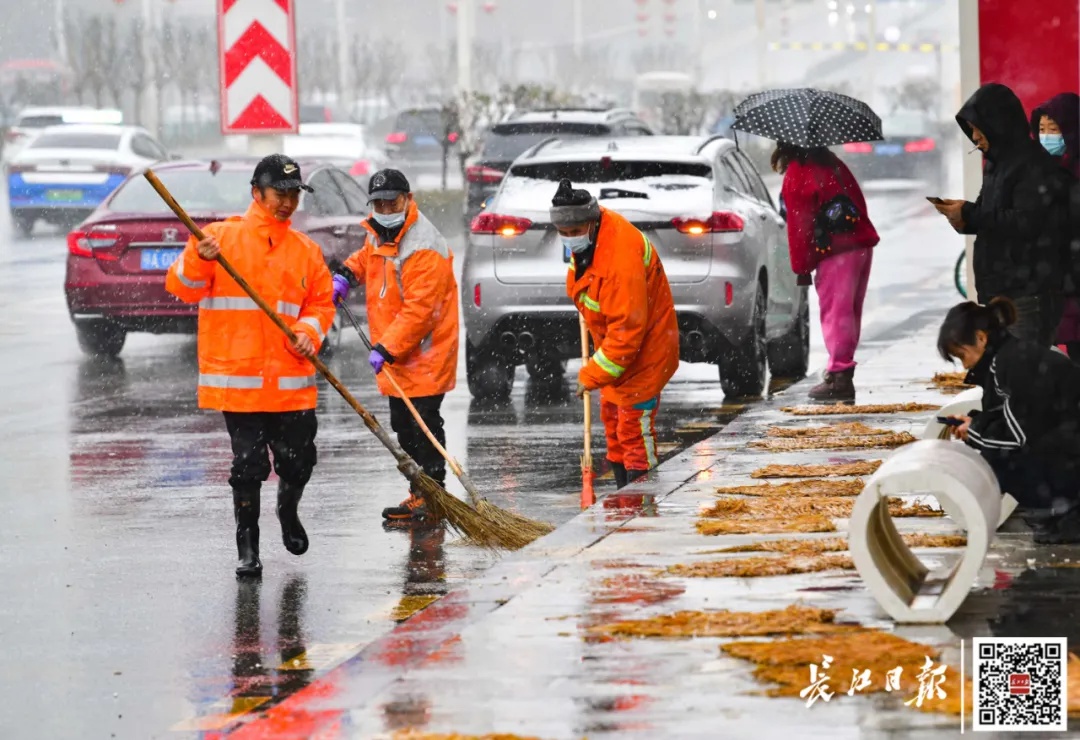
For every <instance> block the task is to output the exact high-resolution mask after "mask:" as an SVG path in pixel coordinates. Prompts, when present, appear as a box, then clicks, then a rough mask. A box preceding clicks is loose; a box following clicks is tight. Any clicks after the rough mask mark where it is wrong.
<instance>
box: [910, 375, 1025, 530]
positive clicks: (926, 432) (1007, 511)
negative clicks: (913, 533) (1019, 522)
mask: <svg viewBox="0 0 1080 740" xmlns="http://www.w3.org/2000/svg"><path fill="white" fill-rule="evenodd" d="M981 410H982V388H968V389H967V390H965V391H961V392H960V393H958V394H957V396H956V398H954V399H953V400H952V401H951V402H950V403H947V404H945V405H944V406H943V407H942V408H941V410H940V411H936V412H934V415H933V416H931V417H930V421H928V422H926V428H925V429H923V432H922V434H921V435H920V437H919V438H920V439H938V437H939V436H940V435H941V432H942V430H943V429H944V428H945V425H944V424H942V423H941V422H939V421H938V420H937V417H939V416H967V415H968V414H970V413H971V412H972V411H981ZM1017 505H1018V504H1017V501H1016V499H1014V498H1013V497H1012V496H1010V495H1009V494H1008V493H1006V494H1005V496H1004V498H1002V500H1001V517H1000V519H999V520H998V523H997V526H998V527H1000V526H1001V525H1002V524H1004V523H1005V520H1006V519H1008V518H1009V517H1010V516H1012V513H1013V512H1014V511H1016V507H1017ZM941 508H943V509H945V515H946V516H948V517H949V518H950V519H952V520H953V521H954V522H956V523H957V524H958V525H960V526H961V527H964V528H965V529H966V525H965V524H964V519H963V515H962V514H961V512H960V511H959V510H957V509H955V508H954V507H952V506H951V504H946V503H945V502H942V504H941Z"/></svg>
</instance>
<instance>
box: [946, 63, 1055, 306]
mask: <svg viewBox="0 0 1080 740" xmlns="http://www.w3.org/2000/svg"><path fill="white" fill-rule="evenodd" d="M956 122H957V123H958V124H960V128H961V129H963V131H964V133H965V134H966V135H967V137H968V138H969V139H970V138H971V134H972V130H971V126H972V124H974V125H975V126H977V127H978V128H979V130H981V131H982V132H983V134H985V136H986V139H987V141H988V142H989V151H988V152H987V153H986V155H985V158H986V167H985V169H984V171H983V184H982V190H981V191H980V192H979V198H978V200H976V201H975V202H974V203H970V202H968V203H965V204H964V206H963V211H962V215H963V219H964V233H967V234H975V252H974V264H973V267H974V270H975V287H976V289H977V290H978V293H979V302H980V303H986V302H987V301H989V300H990V299H991V298H994V297H996V296H1008V297H1009V298H1023V297H1025V296H1032V295H1039V294H1044V293H1048V292H1056V291H1059V290H1061V288H1062V287H1063V285H1062V268H1063V267H1068V266H1067V265H1063V264H1062V262H1063V260H1064V259H1065V258H1066V255H1067V254H1068V249H1069V225H1068V198H1069V193H1068V191H1069V183H1068V176H1067V174H1066V173H1065V172H1064V171H1063V170H1062V169H1061V168H1060V167H1059V166H1058V165H1057V163H1056V162H1055V161H1054V159H1053V157H1051V156H1050V154H1049V153H1048V152H1047V151H1046V150H1045V149H1043V148H1042V146H1040V145H1039V144H1038V142H1035V141H1033V140H1032V139H1031V131H1030V128H1029V123H1028V119H1027V116H1026V115H1025V114H1024V106H1023V105H1022V104H1021V103H1020V100H1019V98H1017V97H1016V95H1015V94H1014V93H1013V91H1012V90H1010V89H1009V88H1007V87H1005V86H1004V85H999V84H989V85H983V86H982V87H980V88H979V89H978V90H976V91H975V94H974V95H972V96H971V97H970V98H969V99H968V101H967V102H966V103H964V107H962V108H961V109H960V112H959V113H957V115H956Z"/></svg>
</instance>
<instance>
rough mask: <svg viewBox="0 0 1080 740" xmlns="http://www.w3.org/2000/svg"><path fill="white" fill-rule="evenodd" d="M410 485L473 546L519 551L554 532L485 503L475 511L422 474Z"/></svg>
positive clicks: (411, 480) (430, 508)
mask: <svg viewBox="0 0 1080 740" xmlns="http://www.w3.org/2000/svg"><path fill="white" fill-rule="evenodd" d="M410 482H411V483H412V485H413V491H414V492H415V493H416V494H417V495H418V496H420V497H421V498H423V499H424V503H425V504H427V507H428V510H429V511H430V512H431V514H432V516H434V517H435V518H436V519H438V520H442V521H445V522H446V523H447V524H449V525H450V527H451V528H452V529H454V530H455V531H456V532H458V533H459V534H460V535H461V536H462V537H464V538H465V539H466V540H468V541H469V542H470V543H472V544H475V545H480V546H482V547H489V548H492V549H502V550H518V549H521V548H522V547H524V546H525V545H527V544H529V543H530V542H532V541H533V540H535V539H536V538H537V537H540V536H542V535H545V534H547V533H548V532H550V531H551V530H552V527H551V526H550V525H548V524H544V523H542V522H534V521H532V520H530V519H525V518H524V517H519V516H518V515H516V514H511V513H510V512H508V511H503V510H502V509H500V508H498V507H497V506H494V505H492V504H488V503H487V502H486V501H482V502H481V504H480V506H479V507H478V509H474V508H472V507H471V506H469V505H468V504H467V503H465V502H464V501H462V500H461V499H459V498H458V497H457V496H454V495H453V494H451V493H449V492H448V491H447V490H446V489H445V488H443V487H442V486H440V485H439V484H438V482H437V481H436V480H435V479H434V478H432V477H430V476H428V475H427V474H425V473H423V472H418V473H417V474H416V475H414V476H413V477H412V478H411V479H410Z"/></svg>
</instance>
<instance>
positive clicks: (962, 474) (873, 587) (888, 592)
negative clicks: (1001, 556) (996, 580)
mask: <svg viewBox="0 0 1080 740" xmlns="http://www.w3.org/2000/svg"><path fill="white" fill-rule="evenodd" d="M912 493H926V494H930V495H933V496H934V497H936V498H937V500H938V501H939V502H941V505H942V508H946V509H947V510H952V511H955V512H957V513H958V515H959V516H961V517H962V518H963V521H964V522H966V524H967V548H966V549H965V550H964V554H963V556H962V557H961V558H960V560H959V561H958V562H957V563H956V564H955V565H954V566H953V568H952V569H951V570H950V572H949V573H948V574H947V575H946V576H945V577H943V578H942V577H936V576H935V577H932V575H931V573H930V571H929V569H928V568H927V567H926V566H925V565H923V563H922V562H921V561H920V560H919V559H918V558H917V557H915V555H914V554H913V553H912V552H911V550H910V549H909V548H908V546H907V545H906V544H905V543H904V541H903V539H901V537H900V534H899V532H897V530H896V526H895V525H894V524H893V520H892V517H891V516H890V515H889V507H888V505H887V504H886V502H887V500H888V498H889V497H892V496H904V495H910V494H912ZM1000 516H1001V490H1000V489H999V488H998V483H997V478H996V477H995V476H994V471H993V470H991V469H990V466H989V465H987V464H986V462H985V461H984V460H983V459H982V457H981V456H980V455H979V453H977V452H975V451H974V450H972V449H970V448H968V447H967V446H966V445H963V444H957V443H955V442H950V441H946V440H922V441H919V442H915V443H914V444H911V445H909V446H907V447H904V448H902V449H900V450H898V451H897V452H896V453H895V454H894V455H893V456H892V457H890V458H889V459H888V460H886V461H885V463H884V464H883V465H882V466H881V467H880V468H878V470H877V472H876V473H874V474H873V476H871V477H870V480H869V481H867V484H866V487H865V488H864V489H863V492H862V493H860V494H859V497H858V498H857V499H856V501H855V507H854V509H853V511H852V513H851V520H850V522H849V524H848V547H849V549H850V550H851V557H852V560H853V561H854V562H855V567H856V569H857V570H858V571H859V575H860V576H861V577H862V579H863V582H864V583H866V585H867V588H869V589H870V593H872V594H873V595H874V598H875V599H877V602H878V604H880V605H881V608H882V609H884V610H885V611H886V612H887V613H888V614H889V616H890V617H892V618H893V619H894V620H896V621H897V622H900V623H909V624H910V623H931V624H941V623H944V622H946V621H948V619H949V618H950V617H952V615H953V614H954V613H955V612H956V610H957V609H959V608H960V605H961V604H962V603H963V602H964V599H965V598H967V595H968V593H969V592H970V591H971V587H972V585H973V584H974V583H975V577H976V575H977V574H978V572H979V569H980V568H981V567H982V564H983V561H984V560H985V559H986V552H987V549H988V548H989V546H990V540H991V538H992V537H993V536H994V532H995V530H996V529H997V522H998V520H999V519H1000Z"/></svg>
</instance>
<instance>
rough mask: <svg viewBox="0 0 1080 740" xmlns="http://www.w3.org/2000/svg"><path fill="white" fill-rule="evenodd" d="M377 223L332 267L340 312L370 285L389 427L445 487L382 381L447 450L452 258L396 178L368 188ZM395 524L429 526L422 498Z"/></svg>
mask: <svg viewBox="0 0 1080 740" xmlns="http://www.w3.org/2000/svg"><path fill="white" fill-rule="evenodd" d="M368 193H369V201H368V202H369V203H371V204H372V208H373V211H372V214H371V217H370V218H368V219H367V220H365V221H364V222H363V226H364V228H365V229H366V230H367V232H368V235H367V239H366V241H365V242H364V246H363V247H361V248H360V249H358V250H357V251H356V252H354V253H353V254H352V255H351V256H350V257H349V258H348V259H347V260H346V261H345V263H344V264H343V265H342V264H336V265H334V266H333V270H334V304H335V305H336V304H338V303H339V302H341V301H343V300H345V299H346V298H348V295H349V291H350V290H351V289H352V288H357V287H359V286H360V285H364V286H365V288H366V300H367V317H368V324H369V326H370V327H371V342H372V345H373V347H372V350H371V353H370V355H369V357H368V364H370V365H371V369H372V370H373V371H374V372H375V377H376V380H377V382H378V386H379V391H380V392H381V393H382V394H383V395H384V396H388V397H389V399H390V427H391V428H392V429H393V430H394V432H395V433H396V434H397V438H398V443H399V444H400V445H401V448H402V449H403V450H404V451H405V453H406V454H407V455H408V456H409V457H411V458H412V459H413V460H415V461H416V463H417V464H418V465H419V466H420V467H421V468H423V470H424V472H425V473H426V474H427V475H428V476H430V477H431V478H433V479H435V481H436V482H438V484H439V485H444V484H445V482H446V461H445V460H444V459H443V457H442V455H441V454H440V453H439V451H438V449H436V447H435V445H433V444H432V443H431V441H430V440H429V439H428V438H427V435H425V434H424V432H423V430H422V429H421V428H420V425H419V424H417V423H416V420H415V419H414V418H413V416H412V414H411V413H410V412H409V408H408V406H406V405H405V402H404V401H403V400H402V399H401V398H400V397H399V396H398V391H397V390H396V389H395V388H394V387H393V386H392V385H391V383H390V381H389V380H387V378H386V376H385V375H383V374H382V370H383V367H385V366H387V365H389V366H391V367H392V368H393V375H394V379H395V380H396V381H397V384H398V386H399V387H400V388H401V390H402V391H403V392H404V393H405V395H406V396H408V397H409V399H410V400H411V401H412V403H413V405H414V406H415V407H416V409H417V411H419V412H420V417H421V418H422V419H423V420H424V423H425V424H426V425H427V427H428V429H430V430H431V432H432V434H434V435H435V438H436V439H437V440H439V444H441V445H442V446H443V447H446V432H445V430H444V427H443V418H442V413H441V409H442V402H443V398H444V397H445V396H446V394H447V393H449V392H450V391H452V390H453V389H454V386H455V384H456V382H457V360H458V333H459V325H458V286H457V279H456V278H455V277H454V255H453V253H452V252H451V251H450V247H449V245H448V244H447V243H446V239H444V238H443V235H442V234H440V233H439V230H438V229H436V228H435V226H434V224H432V223H431V221H429V220H428V219H427V218H426V217H425V216H424V214H422V213H420V209H419V208H417V206H416V201H415V200H414V199H413V196H412V192H411V188H410V186H409V181H408V179H407V178H406V177H405V175H404V174H402V173H401V172H399V171H398V170H392V169H386V170H380V171H378V172H376V173H375V174H374V175H372V176H371V179H370V180H369V181H368ZM382 514H383V518H384V519H386V520H387V521H388V522H390V523H401V524H408V523H417V524H422V523H425V522H427V521H429V516H428V510H427V506H426V504H425V502H424V500H423V498H422V497H421V496H419V495H418V494H417V493H416V492H415V491H412V490H410V491H409V495H408V496H407V497H406V498H405V500H404V501H402V502H401V503H400V504H399V505H397V506H389V507H387V508H385V509H383V513H382Z"/></svg>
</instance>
